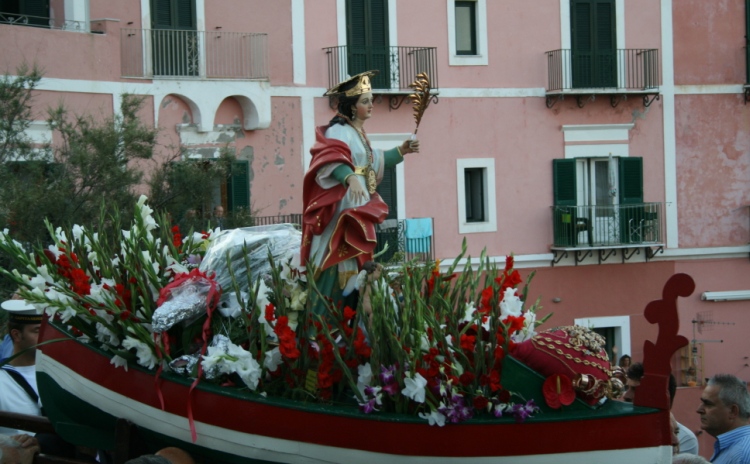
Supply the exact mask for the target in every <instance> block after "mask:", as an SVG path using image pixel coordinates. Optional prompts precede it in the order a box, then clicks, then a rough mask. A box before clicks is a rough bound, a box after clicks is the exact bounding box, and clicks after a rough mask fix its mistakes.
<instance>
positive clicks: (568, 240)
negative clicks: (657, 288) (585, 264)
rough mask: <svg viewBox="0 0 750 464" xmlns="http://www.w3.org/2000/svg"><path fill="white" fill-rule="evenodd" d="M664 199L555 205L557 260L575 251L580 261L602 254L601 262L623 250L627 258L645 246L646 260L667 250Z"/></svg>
mask: <svg viewBox="0 0 750 464" xmlns="http://www.w3.org/2000/svg"><path fill="white" fill-rule="evenodd" d="M662 210H663V208H662V203H638V204H629V205H613V206H591V205H579V206H553V207H552V224H553V231H554V241H553V244H552V247H551V249H552V252H553V254H554V255H555V259H554V261H553V264H555V263H557V262H559V261H560V259H562V258H563V257H566V256H567V255H568V252H573V253H574V254H575V258H576V264H578V263H580V262H581V261H583V259H584V258H586V257H588V256H592V255H593V253H594V251H596V252H597V253H598V255H599V263H602V262H604V261H606V260H607V259H608V258H609V257H611V256H612V255H614V254H615V252H616V251H617V250H620V254H621V256H622V261H623V262H625V261H627V260H629V259H630V258H632V257H633V255H634V254H639V253H640V250H641V249H644V250H645V253H646V260H647V261H648V260H649V259H651V258H653V256H654V255H655V254H656V253H657V252H659V251H663V248H664V242H663V236H662V231H663V229H664V228H663V218H664V216H663V214H662Z"/></svg>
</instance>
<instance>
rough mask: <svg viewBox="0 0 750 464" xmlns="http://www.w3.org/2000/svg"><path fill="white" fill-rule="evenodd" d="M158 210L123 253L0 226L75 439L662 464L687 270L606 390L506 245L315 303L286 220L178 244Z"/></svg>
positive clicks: (270, 454) (341, 457)
mask: <svg viewBox="0 0 750 464" xmlns="http://www.w3.org/2000/svg"><path fill="white" fill-rule="evenodd" d="M151 214H152V212H151V211H150V209H149V208H148V206H147V205H145V200H143V199H142V200H141V201H140V202H139V204H138V205H137V207H136V215H135V216H136V217H135V220H134V223H133V225H132V227H131V229H130V230H129V231H123V235H122V237H120V238H121V240H119V243H115V244H114V245H107V244H106V242H105V241H104V240H102V239H101V238H99V237H98V236H97V235H95V234H91V233H89V232H87V231H85V230H83V229H81V228H78V229H76V228H74V229H72V230H70V231H67V232H65V231H62V230H59V229H58V230H53V229H52V228H50V230H51V231H52V238H53V240H55V245H54V246H52V247H49V248H48V249H46V250H37V251H36V252H34V253H29V252H28V251H27V250H24V249H23V246H22V245H21V244H19V243H17V242H14V241H13V240H12V239H11V238H10V237H8V236H7V233H6V234H3V235H0V247H2V248H3V251H5V252H9V253H12V254H13V255H14V256H15V258H16V259H17V261H18V262H20V264H21V265H20V266H19V268H18V269H17V270H15V271H12V272H11V271H6V274H7V275H9V276H12V277H13V278H14V279H16V281H17V282H18V284H19V285H20V286H21V287H22V288H23V290H22V295H23V297H24V298H25V299H26V300H27V301H29V302H31V303H33V304H35V305H36V306H37V307H38V308H39V309H43V310H44V311H46V313H47V314H48V316H49V317H48V318H47V319H46V320H45V322H44V324H43V326H42V331H41V335H40V348H39V349H40V351H39V352H38V354H37V376H38V385H39V390H40V396H41V399H42V402H43V404H44V406H45V412H46V414H47V416H48V417H49V419H50V420H51V421H52V423H53V424H54V426H55V430H56V431H57V433H58V434H59V435H61V436H62V437H63V438H64V439H65V440H67V441H70V442H72V443H76V444H78V445H84V446H89V447H93V448H98V449H109V450H112V449H115V448H116V447H117V446H118V444H117V443H116V437H117V434H118V431H119V430H121V429H122V427H123V423H128V424H132V435H131V437H130V440H131V441H135V442H137V443H139V444H140V445H142V446H143V447H144V449H147V450H156V449H159V448H162V447H165V446H178V447H180V448H183V449H185V450H186V451H188V452H190V453H191V454H192V455H193V456H194V457H195V458H196V460H198V461H199V462H206V463H246V462H285V463H350V462H362V463H365V462H378V463H379V462H385V461H388V460H390V461H393V462H415V463H419V462H430V463H433V462H456V461H457V460H460V462H472V463H485V462H486V463H489V462H493V463H521V464H524V463H547V462H549V463H553V462H554V463H557V462H577V463H601V462H607V463H610V464H616V463H623V464H624V463H633V462H638V463H655V464H658V463H665V464H666V463H669V462H671V446H670V444H671V438H670V426H669V411H668V402H669V401H668V397H667V380H668V376H669V374H670V371H671V368H670V359H671V356H672V354H673V353H674V352H675V351H676V350H677V349H679V348H680V347H682V346H684V345H685V344H687V340H686V339H685V338H684V337H681V336H678V335H677V329H678V319H677V306H676V305H677V299H678V297H685V296H688V295H690V294H691V293H692V291H693V290H694V284H693V281H692V279H691V278H690V277H689V276H687V275H684V274H677V275H675V276H673V277H672V278H671V279H670V280H669V281H668V282H666V284H665V286H664V290H663V294H662V295H661V299H657V300H655V301H653V302H651V303H650V304H649V305H648V306H647V307H646V309H645V316H646V319H647V320H648V321H649V322H651V323H653V324H658V326H659V335H658V338H657V340H655V341H647V342H646V344H645V347H644V368H645V372H646V373H645V376H644V378H643V380H642V382H641V387H639V389H638V390H637V393H636V397H635V401H634V403H633V404H631V403H625V402H620V401H614V400H612V399H608V398H613V397H617V396H619V395H620V394H621V388H622V384H621V382H620V380H621V379H619V378H618V372H617V371H616V369H613V368H612V367H611V366H610V363H609V361H608V359H607V357H606V352H605V351H604V350H603V347H602V345H603V340H601V339H600V337H599V336H598V335H596V334H595V333H593V332H592V331H589V330H587V329H585V328H581V327H575V326H573V327H557V328H554V329H548V330H546V331H542V332H537V331H536V330H535V329H536V328H537V325H538V324H539V323H540V322H541V319H540V320H537V318H536V311H537V310H539V309H540V308H539V305H538V301H537V302H536V303H534V304H526V300H527V298H528V286H527V284H528V281H527V282H526V285H523V286H522V287H521V288H517V287H519V285H520V284H522V283H523V282H521V279H520V276H519V274H518V272H517V271H516V270H514V269H513V266H512V261H513V260H512V257H508V259H507V261H506V266H505V268H504V269H502V270H495V269H494V268H493V267H492V266H491V265H490V264H489V263H488V262H487V260H485V259H484V258H483V256H482V257H480V258H479V260H478V265H474V266H472V265H471V260H468V259H467V260H464V261H466V262H468V263H469V264H467V265H466V267H465V268H464V269H463V270H462V271H461V272H454V269H453V268H450V269H448V272H440V271H439V266H434V267H425V266H418V265H416V264H413V263H412V264H411V265H404V266H403V267H402V269H401V270H400V271H399V270H396V271H394V273H392V274H390V275H389V276H387V277H383V278H381V277H379V276H377V274H376V275H375V276H372V277H371V276H368V275H366V274H363V275H362V276H360V278H359V282H358V285H357V287H359V291H360V295H361V296H362V295H366V297H365V298H364V299H365V300H366V303H367V305H369V306H370V307H369V308H367V309H368V310H369V312H368V311H366V310H365V308H363V306H362V303H360V306H359V309H360V310H359V311H354V310H352V309H350V308H348V307H344V308H337V307H336V306H335V305H330V307H329V313H328V314H324V315H316V314H315V312H314V311H313V310H311V308H310V302H311V301H312V300H313V299H314V298H313V297H312V296H311V295H308V292H310V294H312V293H313V292H314V291H315V286H314V283H312V282H309V283H308V282H307V281H306V279H305V277H304V276H305V273H304V270H300V269H298V268H296V267H295V266H294V260H293V259H292V258H291V256H293V253H292V254H291V255H290V253H289V251H290V247H289V246H288V244H289V243H294V242H295V241H296V240H298V236H296V235H295V233H294V232H290V230H292V229H293V228H290V227H281V228H271V229H253V230H245V231H244V232H231V231H224V232H218V231H215V232H213V233H210V234H209V233H200V234H195V235H193V236H191V237H188V238H187V239H186V240H183V237H181V236H179V233H178V231H177V230H176V229H173V230H170V228H169V227H168V226H162V227H158V225H157V222H156V221H155V220H153V218H152V217H151ZM246 233H251V234H252V237H254V238H253V239H249V238H248V236H247V235H239V236H240V237H242V238H241V239H240V240H239V242H238V240H237V237H238V234H246ZM211 235H213V237H211ZM259 237H260V238H259ZM279 237H281V239H280V240H277V239H278V238H279ZM238 243H239V245H238ZM108 246H112V247H114V248H107V247H108ZM237 246H239V247H240V248H241V250H242V253H236V251H237ZM293 248H294V247H292V249H293ZM212 250H213V252H212ZM261 254H262V255H265V258H263V259H261V260H260V261H258V262H254V261H253V259H254V258H253V256H259V255H261ZM105 257H106V259H103V258H105ZM458 261H459V260H456V262H458ZM217 262H218V263H219V264H217ZM261 262H262V263H265V264H263V265H261V264H259V263H261ZM276 262H278V263H280V264H279V265H276V264H275V263H276ZM211 263H213V264H211ZM483 263H484V264H483ZM266 265H267V267H265V268H263V266H266ZM261 268H262V269H261ZM243 271H244V273H243ZM384 284H389V285H384ZM318 297H319V298H323V299H325V297H324V296H323V295H318ZM360 300H362V298H360ZM370 313H371V315H370ZM125 421H126V422H125Z"/></svg>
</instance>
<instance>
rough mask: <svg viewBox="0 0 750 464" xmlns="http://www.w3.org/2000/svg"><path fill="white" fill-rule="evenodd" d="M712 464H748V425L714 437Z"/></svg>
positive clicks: (749, 433) (749, 430) (749, 446)
mask: <svg viewBox="0 0 750 464" xmlns="http://www.w3.org/2000/svg"><path fill="white" fill-rule="evenodd" d="M711 462H713V463H714V464H750V425H743V426H742V427H737V428H736V429H734V430H730V431H729V432H726V433H722V434H721V435H719V436H718V437H716V443H714V455H713V456H711Z"/></svg>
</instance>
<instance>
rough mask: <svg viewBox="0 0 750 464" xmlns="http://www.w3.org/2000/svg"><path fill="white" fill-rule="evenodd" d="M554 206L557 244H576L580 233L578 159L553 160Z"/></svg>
mask: <svg viewBox="0 0 750 464" xmlns="http://www.w3.org/2000/svg"><path fill="white" fill-rule="evenodd" d="M552 191H553V195H554V206H553V208H552V218H553V223H552V224H553V233H554V245H555V246H576V245H577V244H578V234H577V233H576V232H575V224H576V222H577V215H578V211H577V208H576V205H577V203H578V198H577V193H578V188H577V179H576V160H574V159H555V160H552Z"/></svg>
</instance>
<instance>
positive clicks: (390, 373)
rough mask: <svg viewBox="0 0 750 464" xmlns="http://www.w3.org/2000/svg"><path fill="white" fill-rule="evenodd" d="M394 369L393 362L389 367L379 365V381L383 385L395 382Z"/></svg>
mask: <svg viewBox="0 0 750 464" xmlns="http://www.w3.org/2000/svg"><path fill="white" fill-rule="evenodd" d="M395 371H396V365H395V364H394V365H393V366H391V367H385V366H380V381H381V382H383V384H384V385H389V384H391V383H393V382H395V381H396V376H395Z"/></svg>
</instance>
